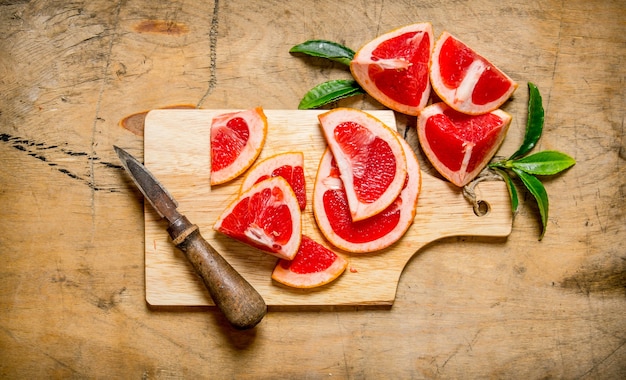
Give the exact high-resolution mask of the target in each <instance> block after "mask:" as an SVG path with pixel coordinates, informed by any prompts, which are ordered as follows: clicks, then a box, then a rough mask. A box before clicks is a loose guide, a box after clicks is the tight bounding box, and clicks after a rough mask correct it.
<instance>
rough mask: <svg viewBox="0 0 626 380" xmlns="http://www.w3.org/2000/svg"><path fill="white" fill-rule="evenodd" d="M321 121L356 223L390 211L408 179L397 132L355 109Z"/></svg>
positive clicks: (330, 113)
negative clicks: (383, 211)
mask: <svg viewBox="0 0 626 380" xmlns="http://www.w3.org/2000/svg"><path fill="white" fill-rule="evenodd" d="M318 118H319V120H320V123H321V126H322V131H323V134H324V137H325V138H326V142H327V143H328V146H329V148H330V150H331V151H332V152H333V156H334V157H335V160H336V162H337V167H338V168H339V172H340V176H341V180H342V181H343V185H344V188H345V190H346V196H347V198H348V204H349V206H350V214H351V215H352V220H354V221H358V220H362V219H367V218H369V217H371V216H373V215H376V214H378V213H379V212H381V211H382V210H384V209H385V208H387V207H388V206H389V205H390V204H391V203H393V201H394V200H395V199H396V198H397V197H398V195H399V194H400V191H402V188H403V186H404V181H405V179H406V157H405V155H404V150H403V149H402V145H401V144H400V141H399V139H398V137H399V136H398V134H397V132H395V131H394V130H392V129H391V128H389V127H388V126H386V125H385V124H384V123H383V122H381V121H380V120H378V119H377V118H375V117H374V116H372V115H370V114H368V113H366V112H363V111H360V110H356V109H352V108H336V109H334V110H331V111H328V112H326V113H323V114H320V115H319V116H318Z"/></svg>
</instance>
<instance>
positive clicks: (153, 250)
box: [144, 110, 512, 306]
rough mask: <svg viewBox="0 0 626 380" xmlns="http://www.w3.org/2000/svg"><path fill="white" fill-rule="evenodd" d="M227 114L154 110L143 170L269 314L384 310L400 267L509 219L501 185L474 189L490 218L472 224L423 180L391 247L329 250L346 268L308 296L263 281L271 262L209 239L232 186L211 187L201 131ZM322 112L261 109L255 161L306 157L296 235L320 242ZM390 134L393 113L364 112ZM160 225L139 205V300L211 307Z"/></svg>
mask: <svg viewBox="0 0 626 380" xmlns="http://www.w3.org/2000/svg"><path fill="white" fill-rule="evenodd" d="M230 111H232V110H154V111H151V112H149V113H148V115H147V117H146V121H145V132H144V148H145V152H144V162H145V164H146V167H148V169H149V170H150V171H152V173H153V174H154V175H155V176H156V177H157V178H158V179H159V180H160V181H161V182H162V183H163V185H165V187H166V188H167V189H168V190H169V191H170V193H171V194H172V195H173V196H174V197H175V198H176V200H177V201H178V203H179V211H181V212H182V213H183V214H185V215H186V216H187V217H188V218H189V220H191V221H192V222H193V223H196V224H197V225H198V226H199V227H200V231H201V233H202V235H203V236H204V237H205V239H206V240H207V241H208V242H209V243H210V244H211V245H213V247H215V248H216V249H217V251H218V252H220V253H221V254H222V255H223V256H224V258H225V259H226V260H227V261H228V262H229V263H230V264H231V265H232V266H233V267H235V269H237V270H238V271H239V272H240V273H241V274H242V275H243V276H244V277H245V278H246V279H247V280H248V281H249V282H250V283H251V284H252V285H253V286H254V287H255V288H256V289H257V290H258V291H259V293H260V294H261V295H262V296H263V298H264V299H265V301H266V303H267V304H268V305H317V306H320V305H391V304H393V301H394V298H395V294H396V288H397V285H398V281H399V279H400V275H401V273H402V271H403V269H404V267H405V265H406V264H407V262H408V261H409V259H410V258H411V257H412V256H413V255H414V254H415V253H416V252H417V251H419V249H420V248H422V247H424V246H425V245H426V244H428V243H430V242H432V241H434V240H437V239H440V238H442V237H448V236H494V237H504V236H508V235H509V233H510V232H511V225H512V214H511V207H510V203H509V202H510V201H509V198H508V193H507V190H506V186H505V184H504V182H501V181H496V182H483V183H481V184H480V185H478V187H477V193H478V195H479V197H480V199H483V200H485V201H486V202H488V204H489V206H490V212H489V213H488V214H487V215H484V216H481V217H478V216H476V215H475V214H474V212H473V209H472V206H471V204H470V203H469V202H468V201H467V200H465V198H464V197H463V195H462V194H461V192H460V190H459V189H458V188H456V187H455V186H453V185H450V184H448V183H447V182H444V181H442V180H440V179H438V178H435V177H432V176H430V175H427V174H425V173H422V191H421V194H420V197H419V200H418V206H417V214H416V217H415V220H414V223H413V225H412V226H411V227H410V228H409V230H408V231H407V233H406V234H405V236H404V237H403V238H402V239H401V240H400V241H398V242H397V243H396V244H394V245H393V246H391V247H389V248H387V249H384V250H382V251H379V252H376V253H370V254H349V253H346V252H342V251H338V250H335V251H336V252H338V253H339V254H341V255H343V256H344V257H346V258H347V259H348V261H349V265H348V269H347V270H346V272H345V273H344V274H343V275H342V276H341V277H339V278H338V279H337V280H336V281H334V282H332V283H330V284H328V285H326V286H323V287H319V288H315V289H310V290H302V289H292V288H288V287H286V286H283V285H280V284H278V283H275V282H273V281H272V279H271V277H270V275H271V272H272V269H273V268H274V266H275V264H276V260H277V259H276V258H275V257H273V256H270V255H268V254H265V253H263V252H261V251H258V250H255V249H253V248H250V247H247V246H246V245H244V244H242V243H239V242H237V241H234V240H232V239H230V238H228V237H226V236H224V235H221V234H218V233H216V232H215V231H213V229H212V227H213V223H214V222H215V221H216V220H217V217H218V216H219V215H220V214H221V212H222V210H223V209H224V208H225V207H226V205H228V204H229V203H230V202H231V201H233V200H234V199H235V197H236V195H237V192H238V189H239V186H240V180H241V179H238V180H235V181H234V182H232V183H229V184H225V185H222V186H216V187H213V188H211V186H210V182H209V178H210V154H209V143H210V132H209V130H210V125H211V120H212V118H213V116H214V115H217V114H220V113H224V112H230ZM321 112H324V111H317V110H314V111H301V110H266V111H265V113H266V115H267V118H268V123H269V129H268V136H267V140H266V142H265V146H264V148H263V151H262V153H261V156H260V158H259V159H262V158H264V157H267V156H270V155H273V154H277V153H282V152H287V151H302V152H304V157H305V168H304V169H305V176H306V181H307V182H306V186H307V194H308V199H307V202H308V204H307V208H306V210H305V212H304V214H303V232H304V233H305V234H308V235H309V236H311V237H313V238H315V239H317V240H318V241H320V242H324V243H325V241H324V240H323V238H322V236H321V234H320V233H319V231H318V230H317V227H316V225H315V222H314V217H313V214H312V211H311V209H312V208H311V204H310V200H311V194H312V191H313V184H314V181H315V175H316V172H317V166H318V163H319V159H320V157H321V154H322V152H323V150H324V149H325V147H326V142H325V140H324V137H323V136H322V133H321V131H320V126H319V122H318V119H317V115H318V114H320V113H321ZM369 112H370V113H371V114H372V115H374V116H376V117H377V118H379V119H380V120H382V121H383V122H385V123H386V124H387V125H389V126H391V127H393V128H396V122H395V118H394V114H393V112H392V111H369ZM166 227H167V223H166V222H165V221H163V220H161V219H160V218H159V216H158V214H157V213H156V212H155V211H154V210H153V209H152V208H151V206H150V205H149V204H148V203H147V202H146V206H145V266H146V300H147V302H148V303H149V304H151V305H158V306H176V305H187V306H192V305H213V301H212V300H211V298H210V296H209V294H208V292H207V291H206V289H205V288H204V285H203V284H202V282H201V280H200V279H199V278H198V277H197V276H196V274H195V273H194V271H193V269H192V267H191V265H190V264H189V263H188V262H187V260H186V259H185V257H184V256H183V254H182V253H181V252H180V251H178V250H177V249H176V248H175V247H174V245H173V244H172V243H171V240H170V239H169V236H168V234H167V232H166V230H165V229H166Z"/></svg>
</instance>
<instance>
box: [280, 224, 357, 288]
mask: <svg viewBox="0 0 626 380" xmlns="http://www.w3.org/2000/svg"><path fill="white" fill-rule="evenodd" d="M347 266H348V262H347V261H346V259H344V258H343V257H341V256H339V255H337V254H336V253H335V252H333V251H331V250H330V249H328V248H326V247H324V246H323V245H321V244H320V243H318V242H316V241H315V240H313V239H311V238H310V237H308V236H306V235H302V242H301V243H300V248H299V249H298V253H297V254H296V256H295V257H294V258H293V260H279V261H278V263H277V264H276V267H275V268H274V271H273V272H272V279H274V280H275V281H277V282H280V283H281V284H284V285H287V286H291V287H294V288H314V287H318V286H322V285H325V284H328V283H329V282H331V281H333V280H335V279H336V278H337V277H339V276H340V275H341V274H342V273H343V272H344V271H345V270H346V267H347Z"/></svg>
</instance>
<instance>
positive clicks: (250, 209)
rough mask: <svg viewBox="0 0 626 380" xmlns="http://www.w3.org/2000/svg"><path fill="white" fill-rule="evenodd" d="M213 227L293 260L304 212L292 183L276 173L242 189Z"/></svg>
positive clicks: (275, 254)
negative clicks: (290, 184)
mask: <svg viewBox="0 0 626 380" xmlns="http://www.w3.org/2000/svg"><path fill="white" fill-rule="evenodd" d="M213 229H214V230H216V231H219V232H221V233H223V234H225V235H228V236H230V237H231V238H233V239H236V240H239V241H241V242H243V243H246V244H248V245H251V246H253V247H255V248H258V249H261V250H263V251H265V252H267V253H269V254H272V255H274V256H277V257H279V258H282V259H287V260H291V259H293V257H294V256H295V255H296V252H297V251H298V246H299V245H300V237H301V235H302V215H301V212H300V206H299V205H298V200H297V199H296V195H295V194H294V192H293V190H292V189H291V186H289V184H288V183H287V181H285V179H283V178H282V177H273V178H268V179H266V180H263V181H261V182H259V183H257V184H255V185H254V186H252V187H251V188H250V189H248V190H246V191H244V192H243V193H241V194H240V195H239V196H238V197H237V199H235V200H234V201H233V202H232V203H231V204H230V205H229V206H228V207H227V208H226V209H225V210H224V212H223V213H222V215H221V216H220V217H219V218H218V220H217V222H216V223H215V225H214V226H213Z"/></svg>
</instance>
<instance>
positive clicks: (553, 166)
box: [511, 150, 576, 175]
mask: <svg viewBox="0 0 626 380" xmlns="http://www.w3.org/2000/svg"><path fill="white" fill-rule="evenodd" d="M575 163H576V161H574V159H573V158H571V157H570V156H568V155H567V154H565V153H561V152H557V151H553V150H545V151H542V152H539V153H535V154H531V155H530V156H526V157H524V158H521V159H519V160H515V161H513V162H512V163H511V166H512V167H514V168H517V169H519V170H523V171H525V172H526V173H529V174H535V175H553V174H557V173H560V172H562V171H563V170H565V169H567V168H569V167H571V166H572V165H574V164H575Z"/></svg>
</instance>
